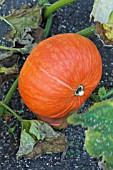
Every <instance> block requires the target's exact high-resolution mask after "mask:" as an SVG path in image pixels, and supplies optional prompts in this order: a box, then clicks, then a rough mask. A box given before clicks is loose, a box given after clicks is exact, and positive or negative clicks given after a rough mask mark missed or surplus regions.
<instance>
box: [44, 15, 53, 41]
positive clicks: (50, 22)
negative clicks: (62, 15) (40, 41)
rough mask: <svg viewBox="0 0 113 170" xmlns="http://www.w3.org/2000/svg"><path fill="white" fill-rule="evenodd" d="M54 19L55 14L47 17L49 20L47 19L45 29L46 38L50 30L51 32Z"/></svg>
mask: <svg viewBox="0 0 113 170" xmlns="http://www.w3.org/2000/svg"><path fill="white" fill-rule="evenodd" d="M52 20H53V16H52V15H50V16H49V17H48V18H47V21H46V26H45V30H44V38H45V39H46V38H47V37H48V35H49V32H50V29H51V25H52Z"/></svg>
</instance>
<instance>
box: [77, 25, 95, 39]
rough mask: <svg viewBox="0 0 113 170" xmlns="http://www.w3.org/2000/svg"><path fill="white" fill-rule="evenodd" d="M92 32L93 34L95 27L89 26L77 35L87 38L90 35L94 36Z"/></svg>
mask: <svg viewBox="0 0 113 170" xmlns="http://www.w3.org/2000/svg"><path fill="white" fill-rule="evenodd" d="M94 32H95V26H90V27H88V28H85V29H83V30H81V31H78V32H77V34H80V35H83V36H85V37H87V36H89V35H91V34H94Z"/></svg>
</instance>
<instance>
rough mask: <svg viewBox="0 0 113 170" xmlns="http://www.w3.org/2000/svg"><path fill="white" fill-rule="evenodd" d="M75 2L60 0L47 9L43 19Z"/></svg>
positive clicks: (72, 0) (73, 0)
mask: <svg viewBox="0 0 113 170" xmlns="http://www.w3.org/2000/svg"><path fill="white" fill-rule="evenodd" d="M75 1H76V0H59V1H57V2H55V3H54V4H52V5H50V6H49V7H47V8H46V9H45V11H44V14H43V17H44V18H45V19H46V18H48V16H49V15H50V14H52V13H53V12H55V11H56V10H57V9H59V8H61V7H63V6H65V5H67V4H69V3H71V2H75Z"/></svg>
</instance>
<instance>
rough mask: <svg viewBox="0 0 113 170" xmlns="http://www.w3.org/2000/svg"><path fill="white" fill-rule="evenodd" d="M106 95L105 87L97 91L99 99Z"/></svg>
mask: <svg viewBox="0 0 113 170" xmlns="http://www.w3.org/2000/svg"><path fill="white" fill-rule="evenodd" d="M105 94H106V89H105V87H101V88H100V89H99V91H98V95H99V97H100V98H101V97H102V96H103V95H105Z"/></svg>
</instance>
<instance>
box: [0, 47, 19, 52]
mask: <svg viewBox="0 0 113 170" xmlns="http://www.w3.org/2000/svg"><path fill="white" fill-rule="evenodd" d="M0 49H2V50H8V51H13V52H21V51H20V50H19V48H13V47H6V46H2V45H0Z"/></svg>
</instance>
